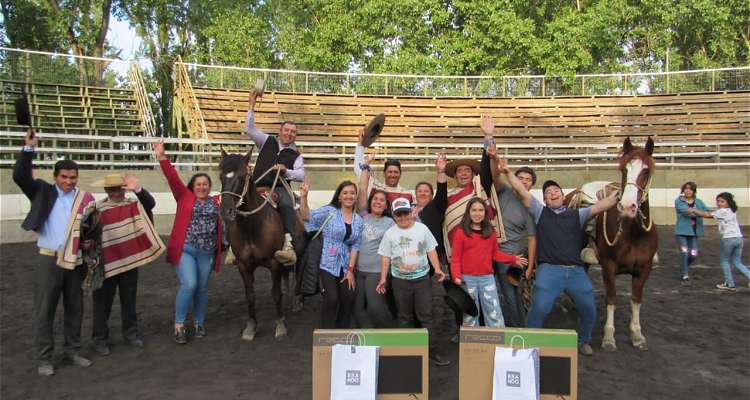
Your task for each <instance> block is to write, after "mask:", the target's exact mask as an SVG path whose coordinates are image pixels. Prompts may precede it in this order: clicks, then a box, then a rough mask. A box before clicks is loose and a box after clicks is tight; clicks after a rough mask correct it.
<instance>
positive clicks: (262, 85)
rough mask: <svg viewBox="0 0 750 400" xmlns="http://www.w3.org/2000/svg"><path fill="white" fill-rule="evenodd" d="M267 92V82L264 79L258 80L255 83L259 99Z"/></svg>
mask: <svg viewBox="0 0 750 400" xmlns="http://www.w3.org/2000/svg"><path fill="white" fill-rule="evenodd" d="M265 91H266V81H264V80H263V79H258V80H257V81H255V93H257V94H258V97H263V93H264V92H265Z"/></svg>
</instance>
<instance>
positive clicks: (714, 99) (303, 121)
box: [193, 87, 750, 145]
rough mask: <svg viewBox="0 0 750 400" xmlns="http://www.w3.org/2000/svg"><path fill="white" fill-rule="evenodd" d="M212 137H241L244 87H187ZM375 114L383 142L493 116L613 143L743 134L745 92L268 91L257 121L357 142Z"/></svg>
mask: <svg viewBox="0 0 750 400" xmlns="http://www.w3.org/2000/svg"><path fill="white" fill-rule="evenodd" d="M193 90H194V93H195V97H196V99H197V101H198V106H199V108H200V110H201V113H202V115H203V119H204V120H205V124H206V131H207V133H208V135H209V137H210V138H214V139H243V138H244V137H245V136H244V133H243V131H244V119H245V114H246V111H247V107H248V91H244V90H227V89H212V88H200V87H196V88H194V89H193ZM379 113H383V114H385V115H386V126H385V129H384V131H383V133H382V135H381V137H380V140H381V141H382V142H386V143H414V144H415V145H419V144H420V143H433V144H434V143H436V142H445V143H478V140H479V139H480V138H481V133H480V131H479V128H478V124H479V121H480V117H481V116H482V115H491V116H493V117H494V118H495V122H496V130H495V132H496V133H495V136H496V137H497V138H499V139H500V140H502V142H504V143H529V142H537V143H586V144H591V143H609V144H611V143H621V142H622V140H623V139H624V138H625V137H627V136H630V137H636V138H638V137H641V138H645V137H646V136H651V137H653V138H654V139H656V140H659V141H670V142H671V141H675V142H679V141H685V140H693V141H695V140H707V141H717V140H747V139H748V138H750V92H747V91H743V92H711V93H681V94H670V95H644V96H591V97H558V98H555V97H543V98H540V97H538V98H427V97H397V96H343V95H325V94H290V93H266V94H265V95H264V97H263V99H262V103H261V104H260V105H259V106H257V107H256V122H257V125H258V127H259V128H260V129H262V130H263V131H265V132H268V133H274V132H276V131H278V128H279V125H280V123H281V122H282V121H285V120H291V121H295V122H297V124H298V128H299V129H298V131H299V134H298V139H297V140H299V141H324V142H342V141H348V142H353V141H356V134H357V131H358V129H360V128H361V127H363V126H364V125H365V124H366V123H367V122H368V121H369V120H370V119H371V118H372V117H374V116H375V115H377V114H379Z"/></svg>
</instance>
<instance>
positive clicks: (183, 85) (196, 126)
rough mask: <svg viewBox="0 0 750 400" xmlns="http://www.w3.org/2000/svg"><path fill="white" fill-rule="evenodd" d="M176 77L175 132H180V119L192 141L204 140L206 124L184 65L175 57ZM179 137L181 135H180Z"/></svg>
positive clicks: (206, 134) (178, 57)
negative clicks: (183, 122)
mask: <svg viewBox="0 0 750 400" xmlns="http://www.w3.org/2000/svg"><path fill="white" fill-rule="evenodd" d="M175 68H176V77H175V94H176V95H177V99H176V100H177V101H175V102H174V103H173V104H174V108H175V114H176V115H177V116H178V118H177V121H176V122H177V124H178V126H177V130H178V132H181V130H182V127H181V125H180V121H179V120H180V118H179V116H182V120H184V121H185V124H186V125H187V129H188V131H187V134H188V136H189V137H191V138H193V139H205V138H207V137H208V133H207V132H206V123H205V121H204V118H203V113H202V112H201V107H200V103H199V102H198V100H197V99H196V97H195V92H194V91H193V85H192V84H191V83H190V75H188V71H187V69H185V65H184V64H183V63H182V58H180V56H179V55H178V56H177V62H176V63H175ZM180 136H181V135H180Z"/></svg>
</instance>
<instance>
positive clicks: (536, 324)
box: [526, 263, 596, 343]
mask: <svg viewBox="0 0 750 400" xmlns="http://www.w3.org/2000/svg"><path fill="white" fill-rule="evenodd" d="M562 292H565V293H567V294H568V296H570V298H571V300H573V304H575V306H576V307H577V308H578V315H579V319H578V328H576V332H578V342H579V343H588V342H590V341H591V331H592V330H593V329H594V321H595V320H596V302H595V301H594V287H593V286H591V281H590V280H589V276H588V275H587V274H586V271H585V270H584V269H583V267H582V266H580V265H578V266H576V267H561V266H557V265H552V264H546V263H545V264H540V265H539V268H538V269H537V276H536V281H534V296H533V297H532V299H531V309H529V315H528V317H527V318H526V327H527V328H541V327H542V323H543V322H544V319H545V318H547V314H549V312H550V310H551V309H552V305H554V304H555V300H557V296H559V295H560V293H562Z"/></svg>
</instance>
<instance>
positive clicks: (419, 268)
mask: <svg viewBox="0 0 750 400" xmlns="http://www.w3.org/2000/svg"><path fill="white" fill-rule="evenodd" d="M392 208H393V216H394V219H395V220H396V226H392V227H391V228H389V229H388V230H387V231H385V235H383V240H382V241H381V242H380V248H378V254H380V255H381V263H380V266H381V270H380V282H379V283H378V286H377V287H376V288H375V290H376V291H377V292H378V293H381V294H382V293H385V287H386V279H387V277H388V271H390V272H391V275H392V276H393V280H392V287H393V295H394V297H395V299H396V309H397V310H398V312H397V315H398V327H399V328H413V327H414V315H415V314H416V316H417V319H418V320H419V322H420V323H421V324H422V327H423V328H426V329H427V332H428V334H429V338H430V339H429V340H430V360H431V361H432V362H434V363H435V364H437V365H448V364H450V362H449V361H448V360H446V359H444V358H443V356H442V354H441V353H440V352H439V351H438V347H437V340H436V339H437V336H436V333H437V332H436V331H435V315H434V313H433V310H432V307H433V302H432V299H433V296H432V281H431V280H430V275H429V272H430V263H429V262H428V259H429V261H430V262H432V264H433V265H436V266H439V265H440V262H439V261H438V255H437V250H436V249H435V248H436V247H437V240H435V237H434V236H433V235H432V233H430V230H429V229H428V228H427V226H425V225H424V224H422V223H421V222H416V221H414V218H412V216H411V203H410V202H409V200H407V199H405V198H403V197H400V198H398V199H396V200H394V201H393V203H392ZM435 275H437V277H438V281H442V280H443V279H445V274H444V273H443V271H441V270H440V267H437V268H435Z"/></svg>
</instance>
